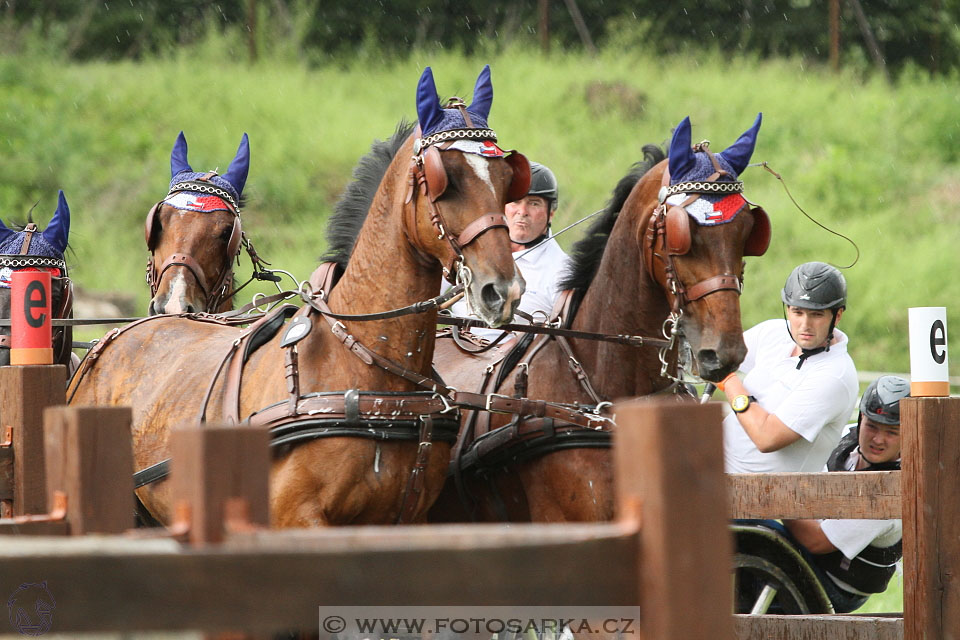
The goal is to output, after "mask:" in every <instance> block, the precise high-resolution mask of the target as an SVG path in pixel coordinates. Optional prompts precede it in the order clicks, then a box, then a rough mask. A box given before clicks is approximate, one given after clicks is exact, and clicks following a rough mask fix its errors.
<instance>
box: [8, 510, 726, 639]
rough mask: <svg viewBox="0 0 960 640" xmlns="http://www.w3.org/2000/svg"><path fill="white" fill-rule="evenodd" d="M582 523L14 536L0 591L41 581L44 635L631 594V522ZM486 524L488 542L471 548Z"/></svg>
mask: <svg viewBox="0 0 960 640" xmlns="http://www.w3.org/2000/svg"><path fill="white" fill-rule="evenodd" d="M590 526H591V527H594V529H592V532H593V533H592V535H590V536H587V539H584V536H582V535H581V536H574V539H573V540H568V539H566V538H567V534H568V528H567V525H512V526H511V527H510V528H509V529H507V528H505V527H503V526H502V525H498V526H491V527H484V528H481V527H473V526H467V527H464V526H453V527H446V526H442V525H436V526H429V527H426V526H424V527H407V528H402V529H401V528H390V527H379V528H374V529H375V530H374V531H372V532H371V531H368V530H365V529H360V528H342V529H333V530H324V531H313V532H311V534H310V536H308V537H309V538H312V540H311V544H312V545H313V546H315V547H319V546H321V545H322V544H327V545H329V547H330V550H327V551H323V550H320V549H319V548H315V549H314V550H300V549H289V548H284V545H283V544H282V542H283V538H282V537H279V538H277V540H278V541H279V542H275V543H274V544H266V543H264V544H257V545H252V546H251V547H250V548H246V549H237V548H229V547H221V546H218V545H205V546H202V547H197V548H183V549H182V550H181V549H179V548H178V547H177V546H175V545H174V546H170V541H167V540H157V541H155V540H124V539H123V538H118V537H109V538H104V537H99V536H84V537H78V538H66V539H61V540H50V539H45V538H24V537H14V538H9V539H4V540H3V545H2V547H0V554H2V555H0V593H4V594H9V593H12V592H13V591H14V590H16V589H17V588H18V586H19V585H20V584H22V583H24V582H39V581H43V580H45V581H46V582H47V584H48V587H49V589H50V591H51V593H53V595H54V597H55V598H56V600H57V608H56V612H55V615H54V628H53V630H52V631H53V632H54V633H78V632H85V631H121V630H125V631H138V630H139V631H145V630H157V631H163V630H180V629H197V630H203V631H219V630H245V631H248V632H251V633H269V632H273V631H277V630H280V629H290V628H297V629H303V630H307V631H309V630H311V629H312V630H314V631H316V630H317V628H318V623H319V620H318V613H317V607H318V606H319V605H320V604H325V605H337V604H342V605H347V604H356V603H364V604H371V605H376V604H383V605H408V604H410V603H429V604H431V605H454V604H465V603H466V604H471V605H502V604H516V603H521V604H524V605H531V606H537V605H540V606H547V605H569V606H591V605H595V606H601V605H608V606H630V605H635V604H636V603H637V602H638V598H639V593H638V589H637V566H638V562H639V556H638V549H639V544H638V541H637V535H638V534H637V533H636V530H635V529H633V530H632V531H631V528H625V527H623V526H618V525H616V524H596V525H590ZM467 529H469V533H467V532H466V530H467ZM579 531H580V532H581V533H585V532H587V531H588V529H586V528H580V529H579ZM483 534H489V537H490V538H491V539H492V540H493V541H494V542H493V543H491V544H489V545H485V544H482V545H481V546H478V547H476V548H470V546H469V545H472V544H473V542H474V541H475V540H479V539H481V538H482V537H483ZM464 536H468V537H467V538H465V537H464ZM269 537H270V534H264V535H263V536H262V537H261V542H263V541H264V540H265V539H266V538H269ZM358 540H366V543H363V542H358ZM374 540H376V541H375V542H374ZM98 541H99V543H98ZM467 543H469V544H467ZM264 547H269V548H264ZM726 582H727V584H729V580H727V581H726ZM678 606H679V604H678ZM699 608H700V607H699V606H698V614H697V615H702V614H701V613H700V612H699ZM96 611H107V612H109V615H92V614H91V612H96ZM687 611H688V610H687ZM728 611H729V609H728ZM687 617H689V616H688V615H687ZM727 618H728V619H729V616H727ZM646 637H653V636H646Z"/></svg>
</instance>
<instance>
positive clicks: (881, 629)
mask: <svg viewBox="0 0 960 640" xmlns="http://www.w3.org/2000/svg"><path fill="white" fill-rule="evenodd" d="M733 625H734V630H735V633H736V637H737V639H738V640H769V639H770V638H776V639H777V640H827V639H829V638H837V639H838V640H839V639H842V640H902V638H903V637H904V635H903V618H890V617H867V616H849V615H829V616H824V615H819V616H748V615H735V616H734V621H733Z"/></svg>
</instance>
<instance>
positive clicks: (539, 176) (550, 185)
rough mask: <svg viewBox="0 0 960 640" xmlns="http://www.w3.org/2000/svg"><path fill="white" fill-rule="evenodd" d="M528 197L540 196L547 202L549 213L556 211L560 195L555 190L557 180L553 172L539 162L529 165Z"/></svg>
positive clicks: (556, 189)
mask: <svg viewBox="0 0 960 640" xmlns="http://www.w3.org/2000/svg"><path fill="white" fill-rule="evenodd" d="M527 195H528V196H540V197H541V198H543V199H544V200H546V201H547V204H548V206H549V207H550V211H551V212H553V211H556V210H557V204H558V202H559V198H560V193H559V190H558V188H557V178H556V176H554V175H553V171H550V169H549V168H547V167H546V166H544V165H542V164H540V163H539V162H531V163H530V191H528V192H527Z"/></svg>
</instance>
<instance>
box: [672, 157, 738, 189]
mask: <svg viewBox="0 0 960 640" xmlns="http://www.w3.org/2000/svg"><path fill="white" fill-rule="evenodd" d="M713 157H714V158H716V159H717V164H719V165H720V167H721V168H722V169H723V170H724V171H727V172H729V174H730V175H729V176H720V177H719V178H717V180H718V181H719V182H733V181H735V180H736V179H737V177H738V176H737V172H736V171H734V170H733V167H732V166H730V163H729V162H727V160H726V158H724V157H723V156H722V155H720V154H719V153H714V154H713ZM693 159H694V165H693V168H692V169H691V170H690V171H688V172H687V173H685V174H684V175H682V176H675V175H672V174H671V176H670V184H677V183H678V182H695V181H697V180H706V179H707V178H709V177H710V176H712V175H713V174H714V173H716V172H717V170H716V169H714V168H713V163H712V162H710V158H709V157H708V156H707V154H706V153H704V152H702V151H700V152H698V153H695V154H693Z"/></svg>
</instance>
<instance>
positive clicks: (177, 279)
mask: <svg viewBox="0 0 960 640" xmlns="http://www.w3.org/2000/svg"><path fill="white" fill-rule="evenodd" d="M186 299H187V279H186V278H184V277H183V272H182V271H178V272H177V273H175V274H173V281H172V282H171V283H170V295H169V296H167V303H166V304H165V305H164V308H163V309H158V311H160V312H161V313H185V312H186V308H185V307H184V305H183V301H184V300H186Z"/></svg>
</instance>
